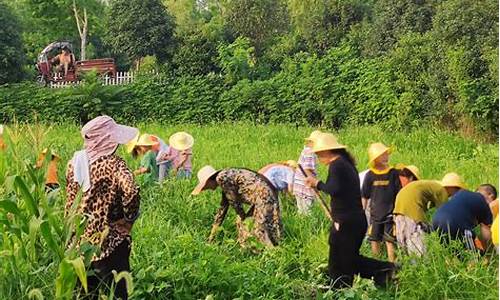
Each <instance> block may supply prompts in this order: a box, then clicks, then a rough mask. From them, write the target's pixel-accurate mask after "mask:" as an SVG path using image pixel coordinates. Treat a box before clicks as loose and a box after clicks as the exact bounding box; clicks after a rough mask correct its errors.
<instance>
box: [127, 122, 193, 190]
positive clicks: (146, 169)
mask: <svg viewBox="0 0 500 300" xmlns="http://www.w3.org/2000/svg"><path fill="white" fill-rule="evenodd" d="M168 141H169V144H166V143H165V142H164V141H163V140H162V139H161V138H159V137H158V136H155V135H152V134H148V133H144V134H142V135H139V134H137V135H136V136H135V137H134V138H133V139H132V140H131V141H130V142H128V143H127V145H126V149H127V152H128V153H131V154H132V156H133V157H134V158H137V157H142V159H141V164H140V167H139V168H138V169H137V170H135V171H134V175H136V176H140V175H142V177H143V181H144V183H147V184H151V183H155V182H159V183H161V182H163V181H164V180H165V179H166V178H168V177H170V175H172V174H171V173H174V174H175V176H176V178H178V179H189V178H191V174H192V158H193V151H192V148H193V144H194V138H193V137H192V136H191V135H190V134H189V133H187V132H183V131H181V132H176V133H174V134H173V135H171V136H170V138H169V140H168Z"/></svg>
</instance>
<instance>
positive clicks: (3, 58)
mask: <svg viewBox="0 0 500 300" xmlns="http://www.w3.org/2000/svg"><path fill="white" fill-rule="evenodd" d="M0 24H2V26H0V84H3V83H7V82H15V81H19V80H20V79H21V78H22V76H23V73H22V66H23V64H24V53H23V44H22V40H21V27H20V24H19V20H18V19H17V18H16V16H14V14H13V13H12V11H11V10H10V9H9V8H8V7H7V5H6V4H5V3H4V2H3V1H0Z"/></svg>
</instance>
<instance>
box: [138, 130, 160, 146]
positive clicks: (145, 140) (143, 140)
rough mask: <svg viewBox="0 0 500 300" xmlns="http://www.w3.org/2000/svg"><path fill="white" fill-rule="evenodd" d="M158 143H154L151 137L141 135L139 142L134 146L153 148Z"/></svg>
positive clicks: (146, 134) (149, 135)
mask: <svg viewBox="0 0 500 300" xmlns="http://www.w3.org/2000/svg"><path fill="white" fill-rule="evenodd" d="M157 143H158V142H157V141H155V139H154V138H153V136H152V135H151V134H148V133H143V134H142V135H141V136H140V137H139V140H138V141H137V143H136V146H153V145H156V144H157Z"/></svg>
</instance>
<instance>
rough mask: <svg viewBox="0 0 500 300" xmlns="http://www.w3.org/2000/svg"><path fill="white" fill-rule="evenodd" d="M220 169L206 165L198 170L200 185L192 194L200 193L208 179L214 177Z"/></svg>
mask: <svg viewBox="0 0 500 300" xmlns="http://www.w3.org/2000/svg"><path fill="white" fill-rule="evenodd" d="M217 172H218V171H217V170H216V169H214V168H213V167H212V166H208V165H207V166H204V167H203V168H201V169H200V170H199V171H198V185H197V186H196V187H195V188H194V190H193V191H192V192H191V195H198V194H199V193H201V191H202V190H203V188H204V187H205V185H206V184H207V181H208V179H209V178H210V177H212V176H213V175H214V174H215V173H217Z"/></svg>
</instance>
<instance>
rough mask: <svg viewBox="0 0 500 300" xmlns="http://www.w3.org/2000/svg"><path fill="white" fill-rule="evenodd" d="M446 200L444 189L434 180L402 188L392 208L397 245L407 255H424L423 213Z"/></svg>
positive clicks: (420, 181)
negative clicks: (406, 252) (407, 253)
mask: <svg viewBox="0 0 500 300" xmlns="http://www.w3.org/2000/svg"><path fill="white" fill-rule="evenodd" d="M446 200H448V193H447V192H446V189H445V188H444V187H443V186H442V185H441V184H440V183H439V182H438V181H435V180H418V181H414V182H411V183H409V184H408V185H407V186H405V187H404V188H402V189H401V191H400V192H399V193H398V195H397V196H396V203H395V207H394V221H395V223H396V239H397V241H398V244H399V245H400V246H401V247H403V248H405V249H406V250H407V251H408V252H409V253H413V254H417V255H422V254H424V253H425V245H424V241H423V237H424V234H425V233H426V232H427V231H428V228H429V226H428V225H427V222H426V221H427V220H426V217H425V213H426V212H427V210H428V209H429V207H431V206H436V207H439V206H441V205H442V204H443V203H445V202H446Z"/></svg>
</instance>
